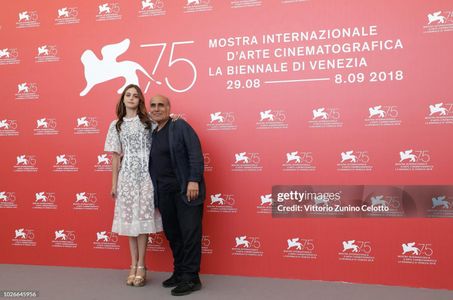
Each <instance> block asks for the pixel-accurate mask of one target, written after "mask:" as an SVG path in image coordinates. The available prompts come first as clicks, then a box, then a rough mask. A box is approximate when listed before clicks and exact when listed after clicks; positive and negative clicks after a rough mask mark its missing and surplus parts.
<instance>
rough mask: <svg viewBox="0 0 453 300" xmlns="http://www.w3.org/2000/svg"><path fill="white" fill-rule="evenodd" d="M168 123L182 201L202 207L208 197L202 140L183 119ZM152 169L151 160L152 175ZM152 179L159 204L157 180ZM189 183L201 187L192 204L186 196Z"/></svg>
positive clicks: (174, 168) (155, 196) (172, 158)
mask: <svg viewBox="0 0 453 300" xmlns="http://www.w3.org/2000/svg"><path fill="white" fill-rule="evenodd" d="M168 122H169V124H168V125H169V128H168V140H169V141H168V142H169V147H170V156H171V163H172V166H173V171H174V172H175V174H176V177H177V180H178V183H179V186H180V191H181V200H182V201H184V202H185V203H186V204H188V205H200V204H202V203H203V201H204V199H205V197H206V186H205V182H204V176H203V172H204V159H203V153H202V151H201V144H200V140H199V139H198V136H197V134H196V133H195V131H194V130H193V128H192V127H191V126H190V125H189V124H188V123H187V122H186V121H184V120H183V119H178V120H176V121H172V119H170V120H169V121H168ZM151 168H152V166H151V159H150V165H149V169H150V174H151ZM151 179H152V181H153V185H154V199H155V201H156V203H157V202H158V201H159V199H158V198H157V197H158V196H157V189H156V187H157V184H156V178H151ZM189 181H195V182H198V185H199V192H198V198H197V199H195V200H192V201H190V202H189V201H188V199H187V196H186V193H187V183H188V182H189Z"/></svg>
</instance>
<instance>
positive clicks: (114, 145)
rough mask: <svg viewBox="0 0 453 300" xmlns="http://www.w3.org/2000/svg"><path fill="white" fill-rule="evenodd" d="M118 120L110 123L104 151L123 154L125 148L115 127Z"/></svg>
mask: <svg viewBox="0 0 453 300" xmlns="http://www.w3.org/2000/svg"><path fill="white" fill-rule="evenodd" d="M116 122H117V120H115V121H113V122H112V123H110V127H109V130H108V132H107V137H106V139H105V145H104V151H106V152H116V153H118V154H121V153H122V152H123V149H122V147H121V141H120V134H119V132H118V131H117V130H116V127H115V125H116Z"/></svg>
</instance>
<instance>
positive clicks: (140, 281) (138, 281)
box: [134, 266, 146, 286]
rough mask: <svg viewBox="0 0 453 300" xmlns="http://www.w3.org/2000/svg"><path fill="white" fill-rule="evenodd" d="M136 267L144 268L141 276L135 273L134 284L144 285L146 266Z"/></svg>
mask: <svg viewBox="0 0 453 300" xmlns="http://www.w3.org/2000/svg"><path fill="white" fill-rule="evenodd" d="M137 269H144V270H145V274H144V275H143V276H140V275H135V278H134V286H144V285H145V283H146V267H145V266H137Z"/></svg>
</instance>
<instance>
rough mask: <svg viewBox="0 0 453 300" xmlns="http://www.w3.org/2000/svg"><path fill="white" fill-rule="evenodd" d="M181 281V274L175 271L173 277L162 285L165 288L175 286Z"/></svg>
mask: <svg viewBox="0 0 453 300" xmlns="http://www.w3.org/2000/svg"><path fill="white" fill-rule="evenodd" d="M180 283H181V279H180V278H179V274H176V273H173V274H171V277H170V278H168V279H167V280H165V281H164V282H162V286H163V287H164V288H170V287H175V286H177V285H178V284H180Z"/></svg>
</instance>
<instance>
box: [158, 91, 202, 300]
mask: <svg viewBox="0 0 453 300" xmlns="http://www.w3.org/2000/svg"><path fill="white" fill-rule="evenodd" d="M150 106H151V118H152V119H153V120H154V121H155V122H156V123H157V128H156V129H155V130H154V131H153V134H152V144H151V153H150V159H149V171H150V174H151V178H152V180H153V184H154V199H155V203H156V207H158V208H159V211H160V213H161V215H162V223H163V227H164V232H165V236H166V237H167V239H168V241H169V242H170V248H171V251H172V253H173V274H172V276H171V277H170V278H168V279H167V280H165V281H164V282H163V283H162V285H163V286H164V287H174V288H173V289H172V290H171V294H172V295H174V296H182V295H188V294H190V293H192V292H194V291H197V290H199V289H201V281H200V277H199V275H198V273H199V271H200V262H201V236H202V231H201V220H202V216H203V201H204V198H205V195H206V188H205V183H204V178H203V171H204V164H203V153H202V151H201V144H200V140H199V139H198V136H197V134H196V133H195V131H194V130H193V128H192V127H191V126H190V125H189V124H188V123H187V122H186V121H184V120H182V119H178V120H173V121H171V117H170V110H171V106H170V101H169V99H168V98H167V97H165V96H162V95H156V96H154V97H152V98H151V102H150Z"/></svg>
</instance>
